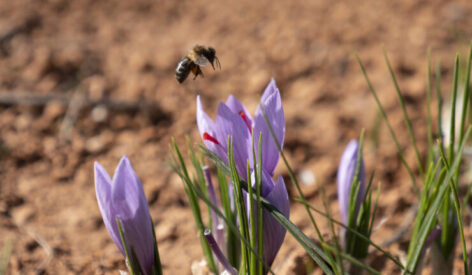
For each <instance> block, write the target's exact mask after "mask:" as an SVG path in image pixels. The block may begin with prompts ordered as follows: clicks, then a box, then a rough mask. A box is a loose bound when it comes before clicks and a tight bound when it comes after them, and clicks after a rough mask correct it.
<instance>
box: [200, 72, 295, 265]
mask: <svg viewBox="0 0 472 275" xmlns="http://www.w3.org/2000/svg"><path fill="white" fill-rule="evenodd" d="M267 123H269V125H270V127H271V128H272V130H273V131H274V134H275V137H276V139H277V142H278V143H279V144H280V146H281V147H282V146H283V141H284V135H285V117H284V111H283V108H282V101H281V98H280V92H279V90H278V88H277V86H276V84H275V81H274V80H271V81H270V83H269V85H268V86H267V87H266V89H265V91H264V93H263V95H262V98H261V101H260V103H259V106H258V108H257V110H256V113H255V115H254V117H252V116H251V114H250V113H249V111H248V110H247V109H246V107H244V105H243V104H242V103H241V102H240V101H238V100H237V99H236V98H235V97H234V96H232V95H230V96H229V97H228V99H227V100H226V102H225V103H220V105H219V106H218V111H217V115H216V120H215V121H213V120H212V119H210V117H209V116H208V115H207V114H206V113H205V111H204V110H203V107H202V103H201V100H200V97H197V124H198V129H199V132H200V135H201V137H202V139H203V142H204V143H205V146H206V147H207V148H208V149H209V150H210V151H212V152H213V153H215V154H216V155H218V156H219V157H220V158H221V159H222V160H223V161H224V162H226V163H227V164H228V155H227V152H228V137H229V136H230V137H232V140H233V152H234V162H235V164H236V168H237V170H238V174H239V176H240V178H242V179H244V180H247V162H248V161H249V167H250V169H251V171H249V172H250V174H252V175H254V169H255V163H257V162H258V161H259V160H258V159H256V160H254V159H253V148H254V150H255V152H256V155H257V154H258V153H257V152H259V148H258V146H259V137H260V136H262V148H260V150H261V153H262V186H261V187H262V189H261V195H262V197H264V198H266V199H267V200H268V201H269V202H270V203H272V204H273V205H274V206H275V207H277V209H278V210H279V211H280V212H281V213H282V214H284V215H285V216H286V217H288V216H289V199H288V194H287V189H286V187H285V183H284V181H283V178H282V177H281V176H279V177H278V180H277V182H274V180H273V179H272V176H273V175H274V172H275V168H276V166H277V163H278V161H279V158H280V153H279V149H278V148H277V144H276V142H275V141H274V139H273V136H272V133H271V131H270V128H269V126H268V124H267ZM252 135H254V146H253V143H252ZM257 157H258V156H257ZM252 182H253V183H255V180H252ZM252 187H253V188H255V186H252ZM244 193H245V196H246V198H247V196H248V194H247V193H246V192H244ZM246 201H249V200H248V198H247V199H246ZM247 209H249V207H247ZM248 217H249V214H248ZM262 218H263V234H262V235H263V240H262V242H263V259H264V262H265V264H266V265H267V266H271V265H272V263H273V261H274V259H275V256H276V254H277V252H278V250H279V249H280V246H281V245H282V242H283V240H284V238H285V233H286V229H285V228H284V227H283V226H282V225H280V224H279V223H278V222H277V221H276V220H275V219H274V218H273V217H272V215H271V214H270V213H269V212H267V211H266V210H263V217H262Z"/></svg>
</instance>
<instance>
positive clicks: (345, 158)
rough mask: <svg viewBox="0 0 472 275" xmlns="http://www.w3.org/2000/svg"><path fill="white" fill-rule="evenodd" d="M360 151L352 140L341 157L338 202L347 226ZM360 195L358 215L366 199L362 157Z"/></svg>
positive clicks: (343, 220) (357, 201)
mask: <svg viewBox="0 0 472 275" xmlns="http://www.w3.org/2000/svg"><path fill="white" fill-rule="evenodd" d="M358 150H359V143H358V142H357V141H355V140H351V141H350V142H349V144H348V145H347V147H346V149H345V150H344V153H343V155H342V157H341V162H340V164H339V168H338V201H339V209H340V212H341V219H342V222H343V223H344V224H345V225H347V223H348V214H349V198H350V193H351V185H352V181H353V179H354V176H355V173H356V162H357V153H358ZM359 181H360V186H359V193H358V196H357V198H356V215H357V212H358V211H359V208H360V204H361V203H362V199H363V198H364V185H365V183H364V182H365V168H364V160H363V159H362V157H361V166H360V171H359Z"/></svg>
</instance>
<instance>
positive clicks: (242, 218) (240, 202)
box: [228, 136, 252, 273]
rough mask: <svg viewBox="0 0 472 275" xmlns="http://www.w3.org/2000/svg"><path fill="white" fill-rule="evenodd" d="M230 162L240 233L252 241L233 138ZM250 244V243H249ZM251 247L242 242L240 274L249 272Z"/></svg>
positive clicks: (229, 139)
mask: <svg viewBox="0 0 472 275" xmlns="http://www.w3.org/2000/svg"><path fill="white" fill-rule="evenodd" d="M228 161H229V168H230V171H231V174H230V176H231V180H232V183H233V198H234V205H235V206H236V212H237V213H238V221H239V232H240V233H241V235H242V236H244V238H245V239H246V240H250V236H249V228H248V221H247V215H246V214H247V212H246V205H245V201H244V195H243V191H242V189H241V185H240V179H239V174H238V171H237V169H236V164H235V162H234V153H233V139H232V137H231V136H229V137H228ZM249 242H250V241H249ZM250 247H252V246H251V245H249V246H247V245H246V244H245V243H244V242H243V241H241V265H240V270H239V271H240V272H241V270H243V271H244V273H245V272H246V270H247V271H249V270H250V269H249V264H250V260H249V257H250V254H251V252H250Z"/></svg>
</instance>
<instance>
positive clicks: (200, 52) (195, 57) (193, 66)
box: [175, 45, 221, 83]
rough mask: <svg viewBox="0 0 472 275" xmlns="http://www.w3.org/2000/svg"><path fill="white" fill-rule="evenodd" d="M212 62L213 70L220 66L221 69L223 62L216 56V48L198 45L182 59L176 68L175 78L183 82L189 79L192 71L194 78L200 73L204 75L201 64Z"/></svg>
mask: <svg viewBox="0 0 472 275" xmlns="http://www.w3.org/2000/svg"><path fill="white" fill-rule="evenodd" d="M208 63H209V64H211V66H212V67H213V70H214V69H215V63H216V67H218V68H219V69H220V70H221V64H220V61H219V60H218V57H216V52H215V49H213V48H212V47H208V48H205V47H203V46H200V45H196V46H195V47H193V48H192V50H191V51H190V52H189V53H188V54H187V55H186V56H185V57H184V58H182V60H180V62H179V64H178V65H177V68H176V69H175V78H176V79H177V81H178V82H179V83H182V82H184V81H185V79H187V76H188V75H189V73H190V72H192V73H193V75H194V77H193V79H195V78H197V76H198V75H201V76H202V77H203V72H202V70H201V69H200V66H206V65H208Z"/></svg>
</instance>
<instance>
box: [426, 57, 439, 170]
mask: <svg viewBox="0 0 472 275" xmlns="http://www.w3.org/2000/svg"><path fill="white" fill-rule="evenodd" d="M427 59H428V65H427V68H426V123H427V126H428V160H427V162H426V163H427V165H429V163H431V162H432V161H433V158H434V142H433V118H432V116H431V57H430V51H429V50H428V58H427ZM438 115H439V116H440V115H441V114H438ZM425 168H426V167H425Z"/></svg>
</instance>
